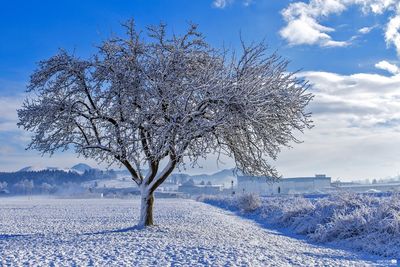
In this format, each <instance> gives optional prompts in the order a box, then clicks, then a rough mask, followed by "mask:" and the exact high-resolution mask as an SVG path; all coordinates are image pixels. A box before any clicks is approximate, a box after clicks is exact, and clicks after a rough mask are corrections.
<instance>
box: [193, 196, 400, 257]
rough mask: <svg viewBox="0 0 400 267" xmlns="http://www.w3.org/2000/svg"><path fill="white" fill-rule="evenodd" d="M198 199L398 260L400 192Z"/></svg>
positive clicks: (317, 239) (319, 239) (316, 238)
mask: <svg viewBox="0 0 400 267" xmlns="http://www.w3.org/2000/svg"><path fill="white" fill-rule="evenodd" d="M199 200H201V201H205V202H207V203H209V204H213V205H216V206H219V207H222V208H226V209H229V210H233V211H239V212H240V213H241V214H244V215H246V216H252V218H253V219H254V220H256V221H258V222H260V223H262V224H265V225H269V226H270V227H271V226H274V227H278V228H280V229H288V230H289V231H292V232H293V233H296V234H302V235H306V236H307V237H308V238H309V239H310V240H312V241H314V242H319V243H327V244H330V245H335V246H340V247H346V248H350V249H353V250H360V251H365V252H367V253H371V254H376V255H379V256H384V257H387V258H394V259H400V195H399V194H392V195H386V196H381V197H379V196H376V195H364V194H349V193H341V194H333V195H328V196H325V197H321V198H316V199H307V198H304V197H302V196H277V197H264V198H260V197H259V196H258V195H256V194H239V195H236V196H235V197H229V196H205V197H201V198H199ZM399 263H400V261H399Z"/></svg>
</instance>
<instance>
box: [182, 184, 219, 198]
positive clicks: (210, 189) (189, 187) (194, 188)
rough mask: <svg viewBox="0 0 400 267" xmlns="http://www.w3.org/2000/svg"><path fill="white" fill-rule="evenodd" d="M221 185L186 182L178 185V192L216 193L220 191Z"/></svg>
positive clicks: (190, 193)
mask: <svg viewBox="0 0 400 267" xmlns="http://www.w3.org/2000/svg"><path fill="white" fill-rule="evenodd" d="M222 189H223V186H222V185H195V184H194V183H190V182H186V183H184V184H183V185H180V186H179V187H178V192H181V193H185V194H189V195H201V194H205V195H216V194H220V193H221V192H222Z"/></svg>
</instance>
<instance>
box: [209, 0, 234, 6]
mask: <svg viewBox="0 0 400 267" xmlns="http://www.w3.org/2000/svg"><path fill="white" fill-rule="evenodd" d="M232 2H233V0H214V2H213V6H214V7H216V8H225V7H226V6H227V5H229V4H231V3H232Z"/></svg>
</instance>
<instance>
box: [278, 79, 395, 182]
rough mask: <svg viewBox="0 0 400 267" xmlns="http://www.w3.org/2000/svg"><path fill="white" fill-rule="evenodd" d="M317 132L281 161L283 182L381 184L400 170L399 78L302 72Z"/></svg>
mask: <svg viewBox="0 0 400 267" xmlns="http://www.w3.org/2000/svg"><path fill="white" fill-rule="evenodd" d="M300 75H301V76H303V77H305V78H306V79H307V80H309V81H310V83H311V85H312V88H311V89H310V90H311V92H313V93H314V94H315V98H314V101H312V103H311V104H310V107H309V109H310V111H312V112H313V120H314V123H315V127H314V128H313V129H311V130H309V131H306V132H305V134H304V135H300V136H299V138H300V139H301V140H304V143H302V144H295V145H294V149H289V150H284V151H283V153H282V154H281V155H280V156H279V158H278V161H277V164H276V165H277V167H278V170H280V171H281V172H282V174H283V175H284V176H299V175H313V174H315V173H319V172H321V173H326V174H328V175H331V176H333V177H334V178H338V177H340V178H341V179H344V180H350V179H358V178H370V179H371V178H382V177H385V176H391V175H396V174H397V173H398V171H399V169H400V163H399V162H398V158H399V157H400V101H399V100H400V89H399V88H400V77H399V76H391V77H386V76H382V75H377V74H365V73H360V74H353V75H339V74H336V73H328V72H303V73H300Z"/></svg>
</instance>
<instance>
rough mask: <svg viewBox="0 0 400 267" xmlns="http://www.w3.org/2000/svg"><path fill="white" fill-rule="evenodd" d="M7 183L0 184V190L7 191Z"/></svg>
mask: <svg viewBox="0 0 400 267" xmlns="http://www.w3.org/2000/svg"><path fill="white" fill-rule="evenodd" d="M7 186H8V183H7V182H0V190H4V189H7Z"/></svg>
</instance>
